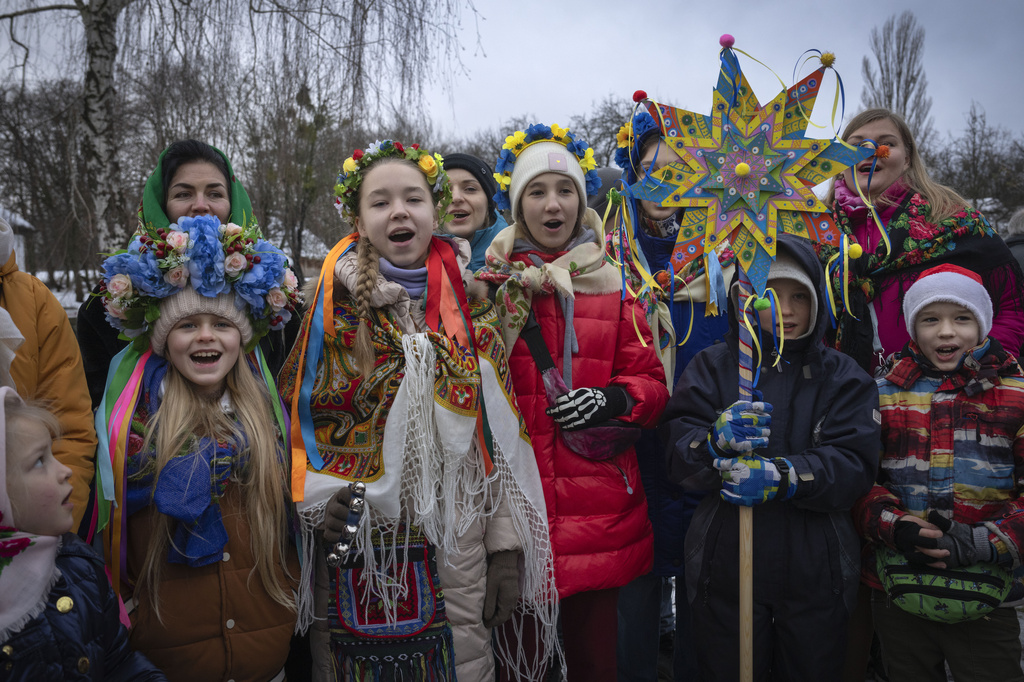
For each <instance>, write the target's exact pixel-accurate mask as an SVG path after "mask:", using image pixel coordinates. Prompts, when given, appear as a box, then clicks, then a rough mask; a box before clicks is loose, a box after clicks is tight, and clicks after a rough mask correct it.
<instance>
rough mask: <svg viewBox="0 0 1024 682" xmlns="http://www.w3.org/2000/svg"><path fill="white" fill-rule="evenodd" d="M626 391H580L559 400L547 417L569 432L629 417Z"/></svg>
mask: <svg viewBox="0 0 1024 682" xmlns="http://www.w3.org/2000/svg"><path fill="white" fill-rule="evenodd" d="M627 404H628V403H627V401H626V390H625V389H623V388H621V387H619V386H608V387H606V388H577V389H574V390H572V391H569V392H568V393H566V394H564V395H560V396H558V398H556V399H555V405H554V407H549V408H548V409H547V410H546V412H547V414H548V415H549V416H550V417H551V418H552V419H554V420H555V421H556V422H558V423H559V424H560V425H561V426H562V428H563V429H565V430H566V431H576V430H578V429H585V428H587V427H590V426H596V425H598V424H601V423H604V422H606V421H608V420H609V419H613V418H615V417H618V416H620V415H623V414H625V413H626V406H627Z"/></svg>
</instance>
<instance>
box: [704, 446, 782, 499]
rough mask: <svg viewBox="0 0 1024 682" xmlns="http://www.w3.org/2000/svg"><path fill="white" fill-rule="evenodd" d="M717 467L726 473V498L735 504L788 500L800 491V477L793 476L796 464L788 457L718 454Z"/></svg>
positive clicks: (724, 474)
mask: <svg viewBox="0 0 1024 682" xmlns="http://www.w3.org/2000/svg"><path fill="white" fill-rule="evenodd" d="M715 468H716V469H718V470H719V471H721V472H722V499H723V500H725V501H726V502H731V503H732V504H738V505H742V506H744V507H752V506H754V505H755V504H763V503H765V502H768V501H769V500H788V499H789V498H791V497H793V493H795V492H796V476H790V471H792V469H793V464H792V463H791V462H790V461H789V460H788V459H786V458H785V457H776V458H775V459H765V458H764V457H758V456H757V455H741V456H740V457H716V458H715Z"/></svg>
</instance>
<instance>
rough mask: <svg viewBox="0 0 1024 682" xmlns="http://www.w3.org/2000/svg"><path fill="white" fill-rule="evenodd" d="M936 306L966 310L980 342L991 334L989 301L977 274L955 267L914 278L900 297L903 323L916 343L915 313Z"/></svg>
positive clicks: (949, 266)
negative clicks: (952, 305)
mask: <svg viewBox="0 0 1024 682" xmlns="http://www.w3.org/2000/svg"><path fill="white" fill-rule="evenodd" d="M936 302H944V303H956V304H957V305H962V306H963V307H965V308H967V309H968V310H970V311H971V312H972V313H973V314H974V317H975V318H976V319H977V320H978V326H979V327H980V328H981V338H982V339H984V338H985V337H986V336H988V334H989V332H990V331H992V298H991V297H990V296H989V295H988V291H987V290H986V289H985V285H984V284H982V282H981V276H980V275H978V273H976V272H972V271H971V270H968V269H967V268H962V267H960V266H959V265H950V264H944V265H937V266H935V267H934V268H929V269H927V270H925V271H924V272H922V273H921V274H920V275H919V276H918V278H917V281H916V282H914V284H913V286H911V287H910V288H909V289H907V293H906V295H905V296H904V297H903V319H904V321H905V322H906V324H907V331H908V332H910V338H912V339H913V340H914V341H917V330H916V329H915V326H916V325H915V322H916V321H917V315H918V313H920V312H921V310H922V309H924V307H925V306H927V305H929V304H931V303H936Z"/></svg>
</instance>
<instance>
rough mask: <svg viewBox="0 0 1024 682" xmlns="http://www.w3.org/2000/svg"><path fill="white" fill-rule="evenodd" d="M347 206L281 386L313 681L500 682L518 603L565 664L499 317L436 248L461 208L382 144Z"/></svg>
mask: <svg viewBox="0 0 1024 682" xmlns="http://www.w3.org/2000/svg"><path fill="white" fill-rule="evenodd" d="M335 194H336V195H337V201H336V203H337V206H338V209H339V212H340V213H341V215H342V217H343V218H344V219H345V220H346V222H348V223H350V224H352V225H353V226H354V227H355V228H356V231H355V233H354V234H352V235H350V236H349V237H346V238H345V239H343V240H341V241H340V242H339V243H338V244H337V245H336V246H335V247H334V249H333V250H332V251H331V253H330V254H329V255H328V257H327V259H326V260H325V261H324V266H323V269H322V270H321V273H320V279H319V283H318V286H317V289H316V298H315V303H313V306H312V308H311V309H310V310H309V312H308V313H307V315H306V317H305V319H304V320H303V327H302V334H301V337H300V340H299V341H298V342H297V343H296V345H295V347H294V348H293V350H292V353H291V355H290V356H289V358H288V360H287V361H286V363H285V366H284V368H283V369H282V373H281V376H280V387H281V392H282V394H283V395H284V396H285V398H286V400H288V401H290V403H291V410H292V412H291V414H292V448H293V450H292V452H293V459H292V464H293V469H292V493H293V496H294V498H295V499H296V500H297V501H298V510H299V514H300V518H301V522H302V534H303V541H304V543H303V545H304V550H305V560H304V561H303V574H302V585H301V589H300V625H303V626H305V625H306V624H307V623H308V622H309V621H312V620H313V616H314V615H315V616H316V620H315V621H313V631H312V634H311V645H312V648H313V661H314V679H316V680H380V679H385V680H393V679H403V680H446V679H455V677H456V674H457V677H458V679H459V680H460V681H462V682H467V681H470V682H473V681H480V682H485V681H488V682H489V681H490V680H493V679H494V657H493V654H492V645H491V628H492V627H494V626H495V625H498V624H500V623H501V622H503V621H504V620H505V619H506V618H508V616H509V614H510V613H511V612H512V610H513V608H514V607H515V605H516V602H517V599H520V595H521V600H522V602H523V603H525V604H526V607H525V608H526V609H527V610H528V611H529V612H530V613H532V614H535V615H536V616H537V618H538V620H539V621H540V622H541V623H542V627H541V628H539V629H538V631H537V636H538V637H540V638H541V639H542V640H543V644H544V646H547V647H552V646H556V638H555V619H556V605H555V603H554V600H552V599H550V595H551V593H552V591H553V589H554V587H553V580H554V578H553V568H552V559H551V552H550V547H549V539H548V533H547V524H546V522H545V511H544V496H543V493H542V490H541V485H540V479H539V475H538V472H537V467H536V463H535V461H534V459H533V455H532V452H531V450H530V444H529V439H528V437H527V436H526V432H525V428H524V426H523V421H522V419H521V418H520V416H519V413H518V409H517V407H516V401H515V398H514V397H513V395H512V390H511V385H510V384H509V379H508V376H509V372H508V367H507V365H506V363H505V350H504V345H503V343H502V339H501V334H500V333H499V329H498V323H497V315H496V314H495V311H494V308H493V306H492V305H491V304H490V303H489V302H488V301H487V299H486V297H485V296H481V295H479V294H482V293H483V292H482V291H480V292H477V293H476V295H475V294H474V287H472V286H469V287H467V282H469V283H470V284H472V283H473V282H472V276H471V275H470V274H469V273H468V272H466V270H465V267H466V264H467V263H468V262H469V256H470V249H469V243H468V242H466V241H464V240H455V239H453V238H451V237H443V236H439V235H436V234H434V231H435V229H436V228H437V227H438V224H439V222H441V221H442V220H444V219H446V218H447V215H446V213H445V209H446V208H447V206H448V204H449V202H450V201H451V188H450V185H449V180H448V177H447V174H446V173H445V171H444V168H443V160H442V158H441V157H440V156H439V155H436V154H435V155H432V154H430V153H429V152H428V151H426V150H424V149H420V148H419V146H418V145H409V146H403V145H402V144H401V143H399V142H394V141H391V140H385V141H383V142H376V143H374V144H373V145H371V146H370V147H368V148H366V149H365V150H356V151H355V152H354V153H353V155H352V156H351V157H350V158H348V159H346V160H345V162H344V165H343V168H342V172H341V175H340V176H339V179H338V184H337V186H336V187H335ZM439 216H444V218H439ZM476 289H482V287H480V286H479V285H477V286H476ZM499 653H500V654H501V656H502V657H503V658H504V659H506V660H511V658H512V657H514V656H516V655H518V653H519V652H518V651H517V650H515V649H511V650H508V649H506V650H500V651H499Z"/></svg>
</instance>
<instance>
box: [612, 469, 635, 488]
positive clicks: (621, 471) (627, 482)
mask: <svg viewBox="0 0 1024 682" xmlns="http://www.w3.org/2000/svg"><path fill="white" fill-rule="evenodd" d="M612 466H614V467H615V468H616V469H618V470H619V474H620V475H621V476H622V482H623V483H625V484H626V493H627V494H629V495H632V494H633V486H631V485H630V484H629V478H627V477H626V472H625V471H623V470H622V467H620V466H619V465H618V464H613V465H612Z"/></svg>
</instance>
